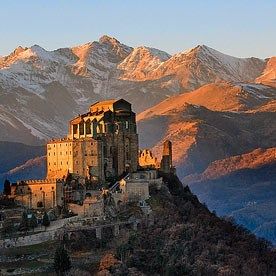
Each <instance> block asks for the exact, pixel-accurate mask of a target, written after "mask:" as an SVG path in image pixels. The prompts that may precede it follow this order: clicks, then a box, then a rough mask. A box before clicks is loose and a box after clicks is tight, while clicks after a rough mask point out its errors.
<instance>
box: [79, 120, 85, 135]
mask: <svg viewBox="0 0 276 276" xmlns="http://www.w3.org/2000/svg"><path fill="white" fill-rule="evenodd" d="M79 129H80V135H83V134H84V123H83V122H82V123H80V124H79Z"/></svg>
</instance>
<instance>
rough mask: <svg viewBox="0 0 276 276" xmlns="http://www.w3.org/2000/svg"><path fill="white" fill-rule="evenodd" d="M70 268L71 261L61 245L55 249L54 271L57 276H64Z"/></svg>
mask: <svg viewBox="0 0 276 276" xmlns="http://www.w3.org/2000/svg"><path fill="white" fill-rule="evenodd" d="M70 268H71V261H70V257H69V255H68V252H67V250H66V249H65V248H64V246H63V245H60V246H59V247H57V249H56V252H55V257H54V269H55V271H56V273H57V275H64V274H65V272H67V271H69V270H70Z"/></svg>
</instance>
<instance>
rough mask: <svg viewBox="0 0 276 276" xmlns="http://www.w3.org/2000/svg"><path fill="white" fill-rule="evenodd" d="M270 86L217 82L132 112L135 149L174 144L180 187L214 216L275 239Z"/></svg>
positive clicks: (275, 133) (275, 135) (275, 134)
mask: <svg viewBox="0 0 276 276" xmlns="http://www.w3.org/2000/svg"><path fill="white" fill-rule="evenodd" d="M275 97H276V90H275V88H272V87H268V86H264V85H259V84H258V85H257V84H244V83H236V84H233V83H229V82H217V83H213V84H208V85H205V86H202V87H200V88H199V89H197V90H194V91H191V92H185V93H182V94H180V95H177V96H173V97H170V98H169V99H167V100H165V101H163V102H161V103H159V104H157V105H156V106H153V107H152V108H149V109H148V110H146V111H144V112H142V113H140V114H139V115H138V118H137V119H138V128H139V132H140V133H141V135H140V143H141V145H142V147H147V148H151V149H152V150H153V152H154V153H155V155H157V156H159V157H160V156H161V154H162V144H163V142H164V141H165V140H167V139H169V140H171V141H172V142H173V161H174V164H175V166H176V169H177V172H178V175H179V176H180V177H181V178H182V180H183V183H184V184H188V185H189V186H190V187H191V189H192V191H193V192H194V193H195V194H196V195H197V196H198V197H199V199H200V201H201V202H205V203H206V204H207V206H208V208H210V210H215V211H216V213H217V214H218V215H220V216H232V217H234V219H235V220H236V222H237V223H239V224H242V225H244V226H245V227H247V228H248V229H250V230H251V231H253V232H254V233H256V234H257V235H258V236H260V237H265V238H266V239H268V240H270V241H272V242H273V243H276V235H275V231H276V229H275V219H276V217H275V214H274V213H275V212H274V210H275V208H276V206H275V200H276V198H275V193H276V190H275V187H276V186H275V184H276V182H275V171H276V148H275V147H276V140H275V139H276V128H275V123H274V122H275V121H276V113H275V102H276V101H275Z"/></svg>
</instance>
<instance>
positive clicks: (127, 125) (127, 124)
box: [126, 121, 129, 129]
mask: <svg viewBox="0 0 276 276" xmlns="http://www.w3.org/2000/svg"><path fill="white" fill-rule="evenodd" d="M128 127H129V123H128V121H126V129H128Z"/></svg>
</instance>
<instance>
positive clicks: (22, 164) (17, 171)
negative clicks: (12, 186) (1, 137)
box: [0, 141, 46, 191]
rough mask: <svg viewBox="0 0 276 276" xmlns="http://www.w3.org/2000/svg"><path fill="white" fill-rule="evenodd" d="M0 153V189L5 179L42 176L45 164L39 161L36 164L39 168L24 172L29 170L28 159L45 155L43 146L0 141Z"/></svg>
mask: <svg viewBox="0 0 276 276" xmlns="http://www.w3.org/2000/svg"><path fill="white" fill-rule="evenodd" d="M0 153H1V154H0V191H1V190H2V185H3V183H4V180H5V179H9V180H11V181H17V180H20V179H27V178H28V177H31V178H39V177H40V176H41V177H44V172H45V167H46V166H45V165H46V164H44V163H41V162H39V163H38V164H37V165H38V168H39V169H37V170H36V171H33V172H32V173H29V174H26V172H27V171H29V172H30V171H31V167H32V166H31V161H30V160H32V159H34V158H37V157H38V156H43V155H45V153H46V151H45V147H44V146H29V145H25V144H22V143H15V142H2V141H0Z"/></svg>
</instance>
